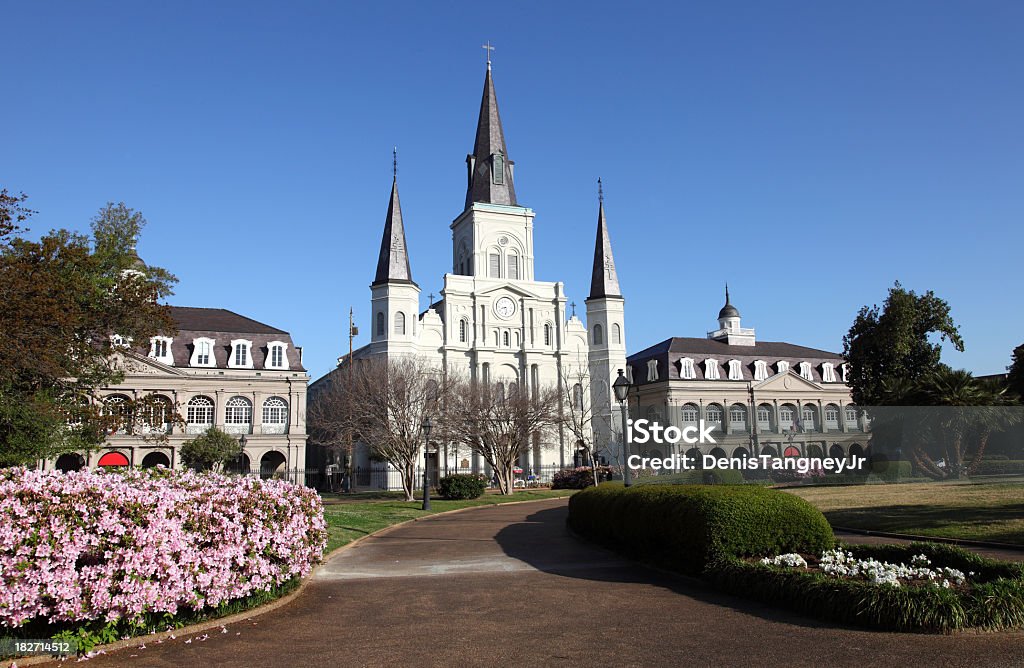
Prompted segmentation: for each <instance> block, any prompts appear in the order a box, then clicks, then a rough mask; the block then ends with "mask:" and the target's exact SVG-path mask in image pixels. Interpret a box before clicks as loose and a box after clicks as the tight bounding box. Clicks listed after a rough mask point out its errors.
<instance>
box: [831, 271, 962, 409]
mask: <svg viewBox="0 0 1024 668" xmlns="http://www.w3.org/2000/svg"><path fill="white" fill-rule="evenodd" d="M934 335H938V337H939V339H940V340H942V341H949V342H950V343H952V344H953V347H954V348H956V349H957V350H959V351H961V352H963V349H964V343H963V340H962V339H961V338H960V331H959V329H958V328H957V326H956V324H955V323H954V322H953V318H952V317H951V316H950V314H949V304H947V303H946V302H945V301H944V300H943V299H940V298H939V297H936V296H935V293H933V292H932V291H931V290H929V291H928V292H926V293H924V294H923V295H918V294H916V293H915V292H914V291H913V290H905V289H904V288H903V286H901V285H900V283H899V281H897V282H896V284H895V285H894V286H893V287H892V288H890V289H889V295H888V297H887V298H886V300H885V303H884V304H883V305H882V308H881V309H879V307H878V306H877V305H875V306H872V307H870V308H869V307H867V306H865V307H863V308H861V310H860V312H859V313H858V314H857V318H856V319H855V320H854V322H853V326H851V327H850V331H849V332H848V333H847V334H846V336H844V337H843V356H844V357H845V358H846V361H847V362H848V363H849V364H850V375H849V383H850V387H851V389H852V394H853V400H854V401H855V402H856V403H857V404H859V405H861V406H873V405H878V404H880V403H881V402H882V401H883V397H884V395H885V390H884V386H885V384H886V383H892V382H895V381H897V380H903V381H908V382H914V381H916V380H918V379H921V378H923V377H925V376H927V375H928V374H930V373H933V372H935V371H936V370H938V368H939V364H940V362H939V360H940V357H941V354H942V346H941V345H939V343H937V342H936V343H933V342H932V340H931V339H930V338H929V337H932V336H934Z"/></svg>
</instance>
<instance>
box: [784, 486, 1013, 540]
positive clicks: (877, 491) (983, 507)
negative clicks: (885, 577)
mask: <svg viewBox="0 0 1024 668" xmlns="http://www.w3.org/2000/svg"><path fill="white" fill-rule="evenodd" d="M785 491H787V492H790V493H791V494H796V495H797V496H800V497H802V498H804V499H807V500H808V501H810V502H811V503H813V504H814V505H815V506H817V507H818V508H819V509H820V510H821V511H822V512H823V513H824V514H825V517H827V518H828V521H829V522H830V523H831V524H832V526H834V527H849V528H851V529H867V530H872V531H890V532H893V533H907V534H917V535H921V536H936V537H941V538H962V539H970V540H987V541H994V542H999V543H1012V544H1015V545H1024V483H1021V482H1013V483H1008V482H982V483H977V482H973V483H972V482H934V483H930V482H918V483H902V484H888V485H854V486H849V487H806V488H801V487H794V488H788V489H786V490H785Z"/></svg>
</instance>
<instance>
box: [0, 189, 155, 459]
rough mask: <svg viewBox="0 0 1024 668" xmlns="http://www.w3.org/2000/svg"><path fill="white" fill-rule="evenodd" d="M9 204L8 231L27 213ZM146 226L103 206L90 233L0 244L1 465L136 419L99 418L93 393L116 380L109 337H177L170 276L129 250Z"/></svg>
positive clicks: (73, 444) (77, 444)
mask: <svg viewBox="0 0 1024 668" xmlns="http://www.w3.org/2000/svg"><path fill="white" fill-rule="evenodd" d="M4 192H5V191H4ZM15 199H16V202H15V204H14V205H13V208H12V206H11V205H10V203H9V202H8V203H7V204H6V206H7V208H6V209H5V211H6V212H7V213H6V214H4V215H7V216H8V217H9V222H10V223H11V227H12V228H13V227H14V226H15V223H16V222H17V221H19V220H23V219H24V218H21V217H20V216H24V215H27V214H25V213H24V212H25V211H27V210H26V209H25V208H24V206H23V205H22V202H23V201H24V197H23V196H22V197H21V198H20V199H19V198H15ZM19 211H20V212H21V213H19ZM145 222H146V221H145V219H144V218H142V216H141V215H140V214H138V213H137V212H134V211H132V210H131V209H129V208H128V207H126V206H125V205H124V204H116V205H115V204H108V205H106V206H105V207H103V208H102V209H100V211H99V214H98V215H97V216H96V217H95V218H94V219H93V221H92V235H91V237H87V236H85V235H82V234H78V233H75V232H71V231H68V230H54V231H51V232H49V233H48V234H46V235H44V236H43V237H42V238H40V239H39V240H38V241H33V240H30V239H26V238H23V237H20V236H14V237H13V238H11V239H10V241H9V242H7V243H5V244H2V245H0V303H2V304H3V308H0V332H3V336H0V466H9V465H14V464H31V463H33V462H35V461H36V460H38V459H42V458H51V457H55V456H57V455H59V454H61V453H62V452H70V451H77V450H85V449H89V448H92V447H96V446H97V445H99V444H100V443H102V441H103V440H104V438H105V435H106V434H107V433H110V432H112V431H115V430H118V429H123V428H126V427H127V426H128V425H126V424H120V423H121V422H124V421H127V420H130V419H131V418H132V416H135V415H141V414H142V413H144V411H135V410H124V411H122V412H120V413H118V414H115V415H109V414H104V411H102V410H100V409H99V407H98V405H97V402H96V401H95V396H94V392H95V390H96V388H100V387H103V386H105V385H112V384H116V383H118V382H120V381H121V380H122V378H123V374H122V372H121V371H120V370H119V369H118V368H117V366H116V365H115V364H114V363H113V360H114V358H115V353H116V352H118V350H119V349H118V348H117V347H116V346H115V343H114V340H113V339H112V337H113V336H114V335H118V336H120V337H122V339H124V340H130V341H135V342H148V340H149V338H150V337H151V336H153V335H155V334H158V333H168V334H173V332H174V331H175V326H174V322H173V320H172V319H171V316H170V309H169V307H167V306H166V305H164V304H161V300H162V299H163V298H164V297H166V296H167V295H169V294H170V290H171V285H172V284H173V283H174V281H175V279H174V277H173V276H171V275H170V274H169V273H167V272H166V271H165V270H163V269H160V268H159V267H148V266H146V265H144V264H142V262H141V261H140V260H139V259H138V256H137V255H136V253H135V251H134V246H135V240H136V239H137V238H138V235H139V232H140V231H141V229H142V228H143V227H144V225H145Z"/></svg>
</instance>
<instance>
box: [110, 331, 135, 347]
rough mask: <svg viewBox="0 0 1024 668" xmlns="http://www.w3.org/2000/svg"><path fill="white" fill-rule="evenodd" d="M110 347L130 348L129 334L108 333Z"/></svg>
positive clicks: (130, 339)
mask: <svg viewBox="0 0 1024 668" xmlns="http://www.w3.org/2000/svg"><path fill="white" fill-rule="evenodd" d="M110 347H111V348H131V347H132V338H131V337H130V336H121V335H120V334H111V335H110Z"/></svg>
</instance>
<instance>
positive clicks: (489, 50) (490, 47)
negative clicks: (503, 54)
mask: <svg viewBox="0 0 1024 668" xmlns="http://www.w3.org/2000/svg"><path fill="white" fill-rule="evenodd" d="M480 48H481V49H486V51H487V71H488V72H490V71H491V51H494V47H493V46H491V40H487V44H484V45H483V46H481V47H480Z"/></svg>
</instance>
